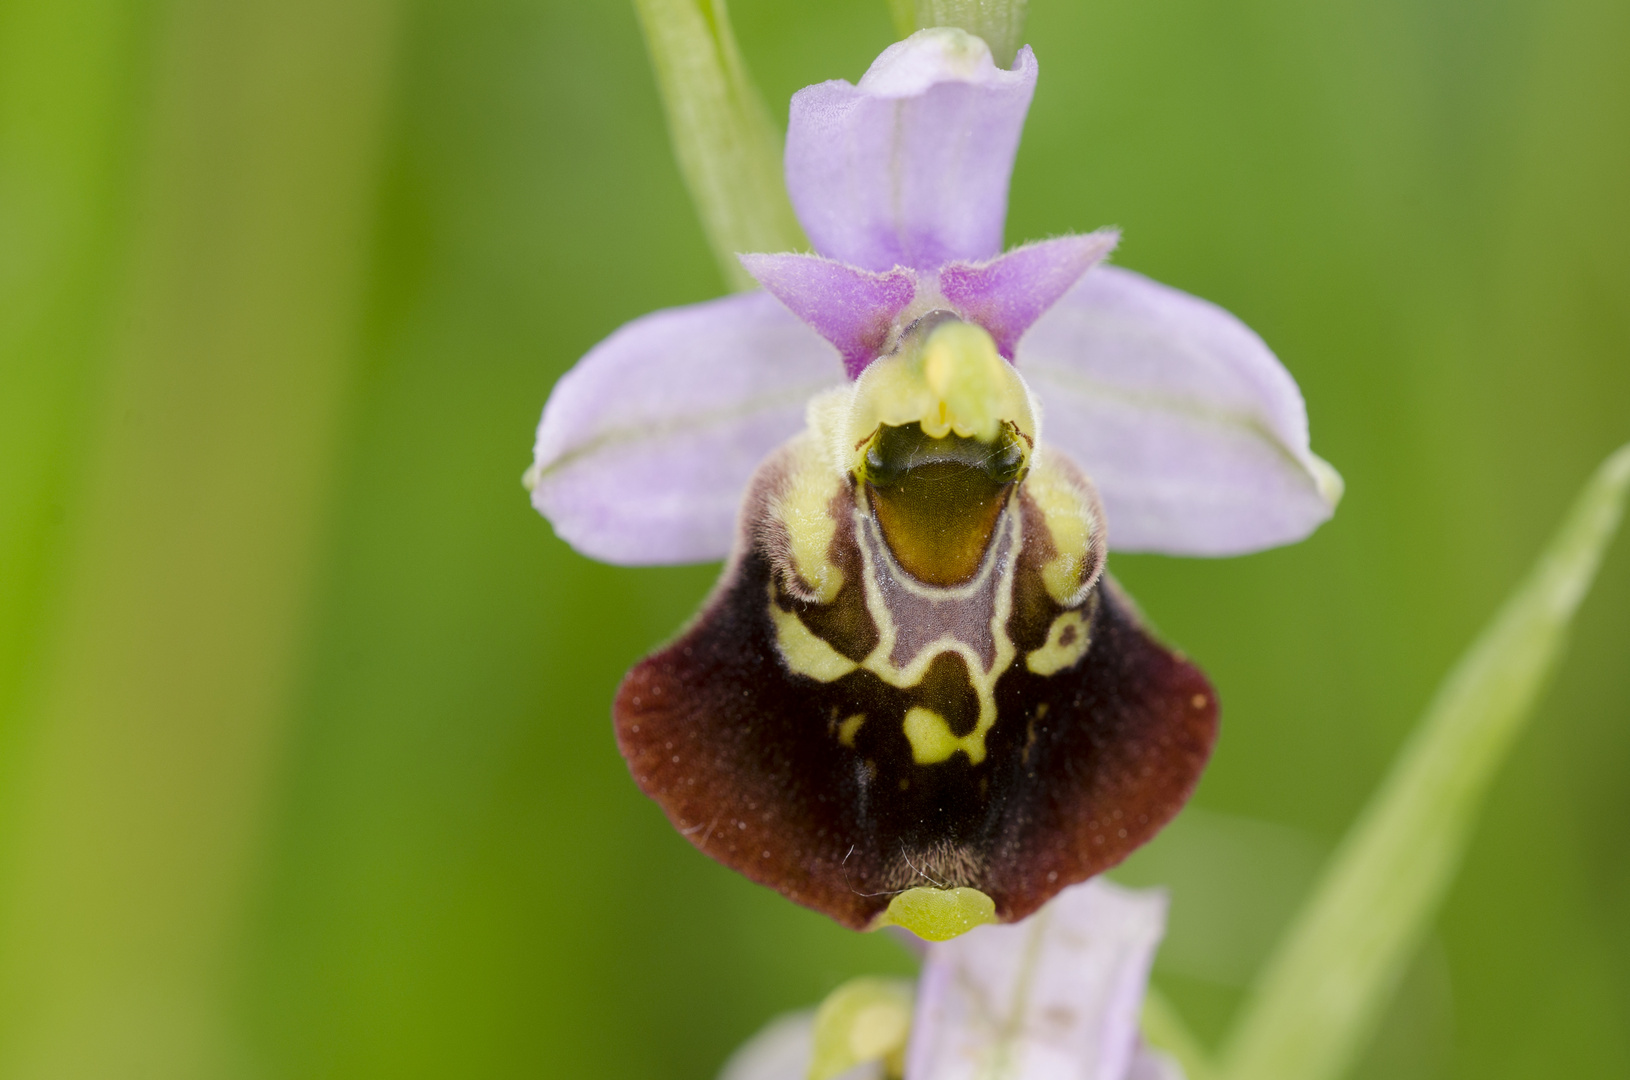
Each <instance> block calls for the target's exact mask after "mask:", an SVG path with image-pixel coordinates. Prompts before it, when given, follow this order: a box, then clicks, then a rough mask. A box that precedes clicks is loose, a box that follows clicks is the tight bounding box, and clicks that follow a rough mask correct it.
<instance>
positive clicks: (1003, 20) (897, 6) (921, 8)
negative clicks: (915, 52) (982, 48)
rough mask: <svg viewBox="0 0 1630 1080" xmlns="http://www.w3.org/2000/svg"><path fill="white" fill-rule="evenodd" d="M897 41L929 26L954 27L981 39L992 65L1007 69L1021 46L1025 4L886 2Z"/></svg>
mask: <svg viewBox="0 0 1630 1080" xmlns="http://www.w3.org/2000/svg"><path fill="white" fill-rule="evenodd" d="M888 3H889V14H890V15H891V16H893V18H894V29H895V30H896V32H898V33H899V35H900V36H901V37H909V36H910V35H911V33H912V32H913V31H916V30H925V29H927V28H928V27H930V26H955V27H957V28H958V29H961V30H966V31H967V32H968V33H970V34H976V35H978V36H979V37H982V38H984V39H985V44H987V45H989V46H990V52H991V55H992V56H993V57H995V58H996V62H997V63H998V64H1000V65H1001V66H1002V67H1009V66H1011V65H1012V63H1013V57H1014V55H1015V54H1016V53H1018V51H1019V46H1020V45H1021V44H1023V42H1021V41H1020V37H1021V36H1022V35H1023V34H1024V15H1025V9H1026V8H1027V7H1029V0H888Z"/></svg>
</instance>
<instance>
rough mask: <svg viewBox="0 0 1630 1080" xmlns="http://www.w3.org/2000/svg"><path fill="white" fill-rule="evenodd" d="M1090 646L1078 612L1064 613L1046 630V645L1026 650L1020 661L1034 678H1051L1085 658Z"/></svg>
mask: <svg viewBox="0 0 1630 1080" xmlns="http://www.w3.org/2000/svg"><path fill="white" fill-rule="evenodd" d="M1091 644H1092V635H1091V634H1090V633H1089V632H1088V630H1087V620H1086V618H1085V617H1084V616H1083V615H1082V614H1081V610H1080V609H1079V608H1077V609H1076V610H1074V611H1066V612H1065V613H1064V614H1062V615H1060V616H1059V617H1058V618H1056V619H1054V620H1053V625H1052V626H1049V627H1048V628H1047V643H1046V644H1044V645H1043V646H1041V648H1039V649H1032V650H1030V653H1029V655H1028V656H1026V657H1025V658H1024V666H1025V667H1027V668H1029V669H1030V670H1031V672H1033V673H1034V674H1037V675H1053V674H1056V673H1058V672H1060V671H1063V670H1064V669H1065V668H1067V667H1070V666H1071V665H1073V664H1074V663H1075V662H1076V661H1078V660H1080V659H1081V658H1082V657H1083V656H1085V655H1087V647H1088V646H1089V645H1091Z"/></svg>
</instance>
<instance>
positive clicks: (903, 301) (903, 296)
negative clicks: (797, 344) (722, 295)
mask: <svg viewBox="0 0 1630 1080" xmlns="http://www.w3.org/2000/svg"><path fill="white" fill-rule="evenodd" d="M740 258H741V264H742V265H743V266H745V267H746V268H747V272H748V273H749V274H752V275H753V277H754V278H755V279H757V281H758V283H759V284H760V285H762V286H764V288H766V289H767V290H769V292H770V293H771V295H773V296H774V297H775V298H776V299H777V300H780V301H781V302H782V303H783V304H785V305H787V308H788V309H789V310H790V311H791V312H792V313H793V314H794V315H796V316H798V317H799V318H800V319H802V320H804V322H806V323H808V324H809V325H810V326H811V327H813V328H814V329H815V331H816V333H818V334H820V335H821V336H822V337H824V338H825V339H826V340H828V341H830V342H831V343H832V344H833V345H835V346H837V349H838V352H840V353H842V354H843V366H844V369H845V370H846V371H847V372H848V373H849V377H850V378H851V379H858V378H859V377H860V373H861V372H862V371H864V370H865V369H866V365H867V364H869V363H871V362H872V361H873V360H875V359H877V356H878V354H879V353H880V352H882V350H883V346H884V343H885V342H886V341H887V340H888V336H889V328H890V325H891V324H892V323H893V321H894V317H895V316H896V315H898V314H900V312H902V311H904V310H905V308H906V305H907V304H910V303H911V300H912V298H913V297H914V296H916V295H917V275H916V274H914V273H913V272H912V271H910V270H907V269H905V268H904V267H899V268H896V269H894V270H890V271H887V272H886V273H876V272H874V271H871V270H861V269H859V268H858V267H854V266H849V265H847V264H845V263H840V262H835V261H833V260H832V259H823V258H821V257H820V256H819V255H792V254H787V255H742V256H740Z"/></svg>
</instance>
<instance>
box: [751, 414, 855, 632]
mask: <svg viewBox="0 0 1630 1080" xmlns="http://www.w3.org/2000/svg"><path fill="white" fill-rule="evenodd" d="M819 452H820V447H819V444H817V443H815V442H814V441H813V440H811V441H809V443H808V445H807V446H805V447H804V450H803V454H802V455H801V456H802V457H803V458H805V459H806V460H804V461H801V462H800V463H799V466H798V467H797V468H796V470H795V471H794V472H793V475H792V480H791V482H790V483H789V484H788V485H787V487H786V489H785V490H783V491H782V492H781V493H780V494H779V495H777V496H776V498H775V499H774V500H773V501H772V502H771V503H770V506H769V512H770V515H771V516H772V517H774V518H777V519H779V520H780V521H781V523H782V524H783V525H784V526H786V529H787V541H788V546H789V548H790V550H789V552H788V554H790V555H791V556H792V566H793V569H794V570H796V571H797V572H798V576H799V577H800V578H802V579H803V581H804V584H805V585H808V586H809V588H810V590H811V591H812V592H813V593H814V599H815V602H816V603H820V604H830V603H831V602H832V601H833V600H835V599H837V596H838V591H839V590H840V589H842V588H843V571H842V570H841V569H839V568H838V566H837V564H836V563H834V562H833V561H832V558H831V556H830V554H829V551H830V549H831V547H832V538H833V537H835V536H836V535H837V532H838V523H837V520H836V519H834V518H833V516H832V509H831V504H832V498H833V496H835V495H836V494H837V493H838V488H839V486H840V484H841V483H842V479H841V478H840V477H838V476H836V475H834V474H833V473H832V471H831V470H829V469H825V468H821V467H820V466H819V464H818V462H817V460H816V458H818V455H819Z"/></svg>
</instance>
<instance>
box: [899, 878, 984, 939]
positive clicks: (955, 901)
mask: <svg viewBox="0 0 1630 1080" xmlns="http://www.w3.org/2000/svg"><path fill="white" fill-rule="evenodd" d="M995 921H996V901H994V900H992V899H991V898H990V897H988V896H986V895H985V894H984V893H982V892H980V891H979V890H978V889H970V888H967V887H966V886H963V887H959V888H955V889H930V888H926V887H919V888H915V889H907V890H906V891H905V892H903V893H901V894H900V895H898V896H896V897H895V898H894V899H893V900H890V901H889V907H888V910H887V911H885V912H884V913H883V914H882V915H880V916H879V917H878V920H877V923H876V924H875V926H874V927H873V928H874V929H877V928H881V927H884V926H901V927H904V928H905V929H907V930H910V931H911V932H912V933H913V934H916V935H917V936H918V937H920V938H922V939H923V940H924V941H950V940H951V939H952V938H954V937H960V936H962V935H963V934H966V933H967V932H968V931H969V930H972V929H973V928H974V927H976V926H984V925H985V924H986V923H993V922H995Z"/></svg>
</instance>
